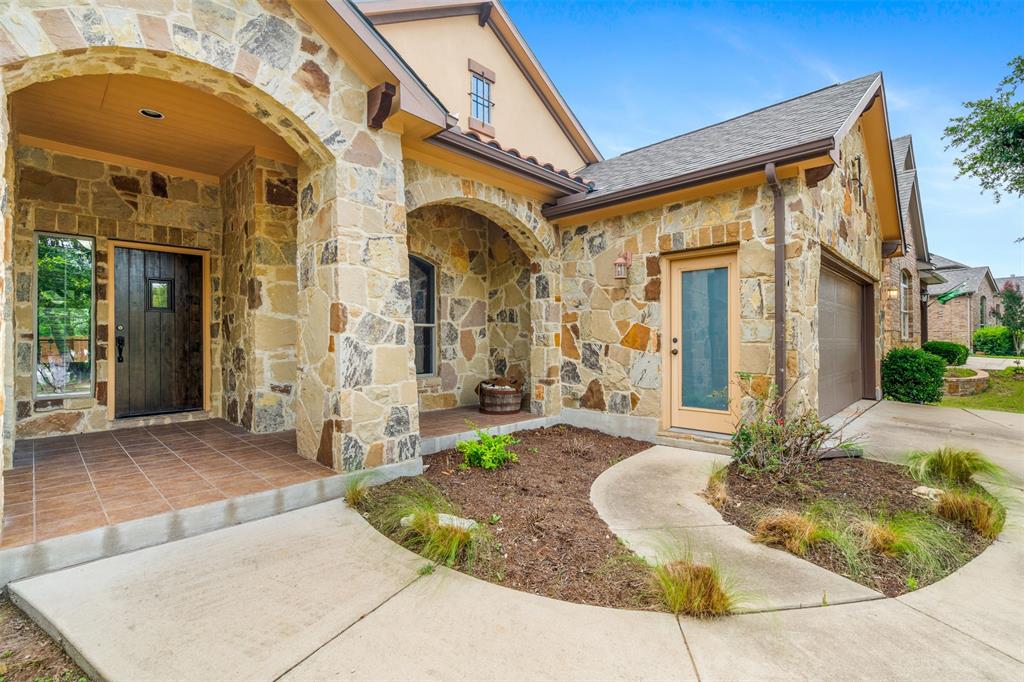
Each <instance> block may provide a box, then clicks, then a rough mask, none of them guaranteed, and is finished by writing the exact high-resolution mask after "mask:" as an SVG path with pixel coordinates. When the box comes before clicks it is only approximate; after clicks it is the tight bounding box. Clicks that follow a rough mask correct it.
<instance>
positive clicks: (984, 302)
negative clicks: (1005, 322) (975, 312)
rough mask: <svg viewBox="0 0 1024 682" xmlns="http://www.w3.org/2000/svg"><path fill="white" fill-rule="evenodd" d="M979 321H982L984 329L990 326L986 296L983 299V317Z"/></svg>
mask: <svg viewBox="0 0 1024 682" xmlns="http://www.w3.org/2000/svg"><path fill="white" fill-rule="evenodd" d="M978 319H979V320H981V326H982V327H984V326H985V325H986V324H988V299H987V298H986V297H984V296H982V297H981V315H980V316H979V317H978Z"/></svg>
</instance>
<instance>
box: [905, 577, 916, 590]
mask: <svg viewBox="0 0 1024 682" xmlns="http://www.w3.org/2000/svg"><path fill="white" fill-rule="evenodd" d="M917 586H918V582H917V578H915V577H914V576H912V575H908V576H907V589H908V590H916V589H917Z"/></svg>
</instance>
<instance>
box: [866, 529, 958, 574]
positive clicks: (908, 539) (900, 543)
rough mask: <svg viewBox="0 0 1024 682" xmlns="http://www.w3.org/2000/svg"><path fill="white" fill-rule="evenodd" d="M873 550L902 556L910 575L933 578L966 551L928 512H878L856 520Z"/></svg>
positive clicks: (953, 565) (947, 568) (943, 572)
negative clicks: (891, 513) (889, 513)
mask: <svg viewBox="0 0 1024 682" xmlns="http://www.w3.org/2000/svg"><path fill="white" fill-rule="evenodd" d="M855 526H856V528H857V530H858V532H859V533H861V535H862V537H863V540H864V543H865V545H866V546H867V547H868V548H869V549H871V550H872V551H874V552H878V553H879V554H884V555H886V556H890V557H899V558H900V559H902V560H903V563H904V564H905V566H906V568H907V572H908V573H909V575H911V576H913V577H914V578H915V579H917V580H921V579H923V580H925V581H927V582H932V581H933V580H936V579H938V578H941V577H942V576H944V575H947V574H948V573H949V572H950V571H952V570H953V569H955V568H956V567H957V566H960V565H961V564H962V563H963V561H964V558H965V556H966V555H967V554H968V551H967V548H966V547H965V546H964V543H963V541H962V540H961V539H960V538H959V537H958V536H957V535H956V534H954V533H953V532H951V531H950V530H949V529H948V528H946V527H945V526H943V525H942V523H940V522H938V521H937V520H935V519H934V518H932V517H929V516H928V515H927V514H921V513H918V512H899V513H897V514H893V515H888V514H884V513H883V514H877V515H875V516H873V517H867V518H862V519H859V520H858V521H857V522H856V524H855Z"/></svg>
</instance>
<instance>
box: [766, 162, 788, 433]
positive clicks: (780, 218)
mask: <svg viewBox="0 0 1024 682" xmlns="http://www.w3.org/2000/svg"><path fill="white" fill-rule="evenodd" d="M764 174H765V178H767V180H768V186H769V187H771V188H772V195H773V196H774V204H775V386H776V390H778V392H779V406H778V407H779V415H778V416H779V417H780V418H783V417H785V416H786V205H785V204H784V203H783V197H782V185H780V184H779V178H778V175H776V172H775V164H774V163H771V162H769V163H767V164H765V167H764Z"/></svg>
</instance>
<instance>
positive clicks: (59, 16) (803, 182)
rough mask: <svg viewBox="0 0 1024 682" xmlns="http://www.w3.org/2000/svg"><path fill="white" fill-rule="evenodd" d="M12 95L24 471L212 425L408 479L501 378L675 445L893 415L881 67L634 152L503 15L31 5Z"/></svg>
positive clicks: (891, 168)
mask: <svg viewBox="0 0 1024 682" xmlns="http://www.w3.org/2000/svg"><path fill="white" fill-rule="evenodd" d="M0 84H2V88H0V92H2V93H3V97H4V99H5V106H4V107H3V108H2V111H3V112H4V113H3V118H2V119H0V143H2V144H3V145H4V148H5V150H6V153H5V155H4V157H2V158H3V168H2V174H0V177H2V178H3V182H2V185H0V197H2V201H0V210H2V215H3V221H4V226H5V244H6V248H5V250H4V254H5V267H4V270H3V281H2V284H3V287H2V291H3V292H4V297H5V299H4V300H5V315H4V316H3V318H2V322H0V338H2V340H3V349H4V352H3V354H2V355H0V362H2V367H3V372H4V377H5V379H4V381H5V389H4V403H3V411H2V412H3V435H4V451H5V462H6V463H7V464H9V463H10V461H11V451H12V447H13V443H14V440H15V439H16V438H30V437H36V436H44V435H56V434H67V433H88V432H95V431H104V430H109V429H116V428H121V427H124V426H129V425H140V424H159V423H164V422H168V421H175V420H182V419H195V418H205V417H209V416H216V417H222V418H224V419H226V420H228V421H230V422H233V423H235V424H238V425H240V426H242V427H243V428H245V429H247V430H249V431H252V432H255V433H267V432H275V431H286V430H291V429H294V430H295V432H296V436H297V439H298V446H299V451H300V453H301V454H302V455H303V456H305V457H308V458H310V459H314V460H316V461H318V462H320V463H322V464H325V465H327V466H330V467H332V468H334V469H336V470H339V471H354V470H359V469H363V468H370V467H398V466H403V465H407V464H408V463H410V462H416V461H418V459H419V457H420V454H421V450H420V437H419V419H420V415H421V414H424V413H427V412H429V411H432V410H436V409H444V408H449V407H452V406H457V405H466V404H472V403H474V402H475V400H476V395H475V393H474V389H475V388H476V385H477V384H478V383H479V381H480V380H481V379H484V378H488V377H492V376H495V375H498V376H506V377H510V378H516V379H519V380H521V381H522V383H523V385H524V386H525V389H526V390H525V398H524V408H525V409H527V410H529V411H530V412H533V413H534V414H537V415H541V416H546V417H550V418H552V419H553V420H555V419H557V420H562V421H566V422H571V423H576V424H581V425H587V426H594V427H597V428H602V429H604V430H610V431H616V432H621V433H627V434H631V435H635V436H639V437H643V438H647V439H650V440H655V439H657V438H676V439H678V438H682V439H690V440H708V441H712V442H721V441H722V439H723V438H727V437H728V434H729V433H730V432H731V431H732V429H733V427H734V425H735V423H736V420H737V418H738V415H739V413H740V411H741V409H742V408H743V406H744V402H743V398H742V396H741V392H740V388H739V385H738V381H737V376H740V375H742V376H745V377H747V379H748V380H749V381H750V382H751V383H752V384H753V385H754V386H755V387H756V388H761V389H764V388H767V387H768V386H769V385H771V384H772V383H775V384H778V385H782V386H785V387H786V391H787V394H786V395H787V410H788V411H789V412H790V413H796V412H799V411H803V410H817V411H819V412H820V413H821V414H822V415H823V416H828V415H830V414H833V413H834V412H836V411H838V410H840V409H842V408H843V407H845V406H846V405H848V404H849V403H851V402H853V401H855V400H857V399H860V398H877V396H878V386H879V359H880V355H881V352H882V349H883V343H884V321H885V320H886V319H887V316H886V315H885V314H884V312H885V307H884V304H883V301H882V292H883V290H884V287H885V279H886V270H885V262H884V261H883V256H882V255H883V253H885V254H887V255H888V256H889V257H890V259H891V258H896V257H903V256H905V254H906V253H907V251H906V248H907V247H906V245H905V243H904V239H905V235H906V233H907V231H906V230H905V229H904V220H905V214H906V210H904V209H903V208H902V207H901V203H900V202H901V195H900V189H899V186H898V179H897V163H898V161H894V150H893V145H892V144H891V143H890V130H889V127H888V120H887V115H886V99H885V88H884V82H883V78H882V76H881V74H871V75H868V76H865V77H862V78H858V79H855V80H852V81H849V82H846V83H841V84H837V85H833V86H829V87H827V88H823V89H821V90H818V91H815V92H812V93H808V94H806V95H803V96H801V97H797V98H794V99H792V100H788V101H786V102H782V103H779V104H776V105H773V106H769V107H766V108H764V109H760V110H757V111H754V112H751V113H750V114H746V115H744V116H740V117H737V118H735V119H731V120H729V121H725V122H722V123H720V124H717V125H713V126H709V127H707V128H703V129H701V130H697V131H693V132H691V133H687V134H684V135H681V136H679V137H676V138H672V139H670V140H666V141H664V142H660V143H657V144H654V145H651V146H649V147H644V148H642V149H638V150H635V151H633V152H629V153H627V154H624V155H622V156H619V157H616V158H613V159H607V160H605V159H603V158H602V157H601V155H600V153H599V152H598V150H597V149H596V147H595V146H594V144H593V142H592V141H591V140H590V138H589V137H588V135H587V134H586V131H585V130H584V129H583V127H582V125H580V123H579V121H577V120H576V118H575V116H574V115H573V114H572V112H571V110H570V109H569V107H568V106H567V104H566V103H565V101H564V100H563V99H562V97H561V96H560V95H559V93H558V91H557V89H555V87H554V85H553V84H552V82H551V81H550V78H548V76H547V75H546V73H545V72H544V69H543V68H542V66H541V65H540V64H539V62H538V61H537V60H536V58H535V56H534V55H533V54H532V52H531V51H530V50H529V47H528V46H527V45H526V43H525V41H523V39H522V37H521V36H520V35H519V33H518V32H517V31H516V29H515V26H514V25H513V24H512V22H511V20H510V18H509V17H508V15H507V13H506V12H505V10H504V9H503V8H502V6H501V5H500V4H499V3H497V2H483V3H476V2H475V3H467V2H462V1H460V0H438V1H437V2H420V1H417V2H405V1H404V0H403V1H399V0H394V1H392V0H382V1H380V2H368V3H363V4H361V5H359V7H358V8H357V7H356V6H355V5H354V4H352V3H351V2H348V0H325V1H324V2H302V3H299V2H294V3H289V2H274V3H259V4H256V3H250V4H244V5H235V4H230V5H229V4H220V3H216V2H211V1H209V0H176V1H175V2H173V3H172V2H171V0H146V1H145V2H125V3H122V5H119V6H117V7H114V6H110V5H109V3H104V2H99V1H98V0H97V1H95V2H88V1H86V2H70V1H69V2H67V3H66V4H64V3H61V2H59V1H55V0H46V2H42V1H36V0H18V1H17V2H13V3H7V4H6V5H4V7H3V8H2V9H0ZM918 210H919V209H918ZM783 228H784V229H783ZM921 228H922V234H923V224H922V226H921ZM921 243H923V238H922V239H921ZM925 252H926V251H925ZM914 258H916V257H914ZM908 262H911V261H908ZM912 262H916V260H914V261H912ZM908 267H909V266H908Z"/></svg>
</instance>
